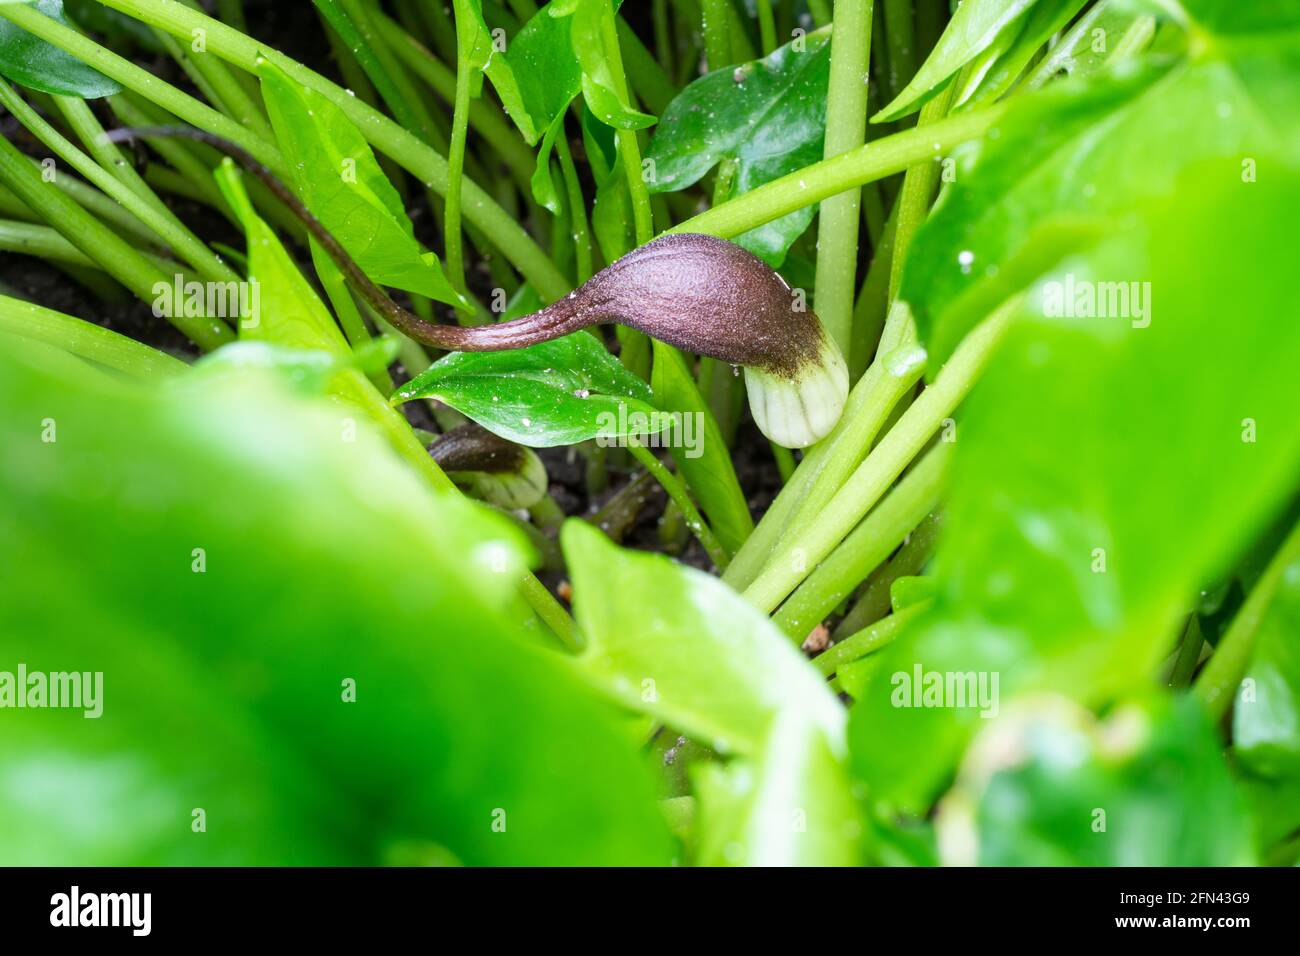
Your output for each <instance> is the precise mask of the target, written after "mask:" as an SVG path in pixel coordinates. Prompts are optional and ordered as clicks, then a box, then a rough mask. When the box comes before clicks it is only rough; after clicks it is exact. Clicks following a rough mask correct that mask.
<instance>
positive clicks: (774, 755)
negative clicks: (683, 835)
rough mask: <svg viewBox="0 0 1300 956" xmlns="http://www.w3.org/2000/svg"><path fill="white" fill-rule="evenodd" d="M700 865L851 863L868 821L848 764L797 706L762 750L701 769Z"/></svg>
mask: <svg viewBox="0 0 1300 956" xmlns="http://www.w3.org/2000/svg"><path fill="white" fill-rule="evenodd" d="M695 783H696V788H697V790H698V793H699V798H698V802H699V811H698V815H699V819H698V820H697V822H696V832H697V833H699V834H700V838H699V849H698V851H697V853H696V860H695V862H696V863H697V864H699V865H701V866H854V865H856V864H858V863H860V862H861V846H860V844H861V841H862V836H863V822H862V819H861V810H860V808H859V806H858V802H857V801H856V800H855V799H854V798H853V793H852V790H851V788H850V784H849V780H848V777H847V775H846V774H845V772H844V768H843V766H842V765H841V764H840V762H839V761H838V760H837V759H836V758H835V755H834V753H833V752H832V750H831V748H830V747H829V746H828V744H827V742H826V738H825V736H824V735H823V734H822V733H820V732H819V731H818V730H817V728H816V727H815V726H813V725H812V724H811V723H810V722H809V720H808V719H807V716H806V715H803V714H800V713H799V712H798V710H787V711H783V712H782V713H781V715H780V716H778V717H777V719H776V720H775V722H774V723H773V725H772V729H771V732H770V734H769V735H768V739H767V741H766V744H765V746H764V749H763V752H762V754H761V755H760V756H759V757H758V758H757V759H755V760H738V761H735V762H733V763H731V764H729V765H727V766H726V767H722V766H719V765H717V764H701V765H699V766H698V767H697V768H696V772H695Z"/></svg>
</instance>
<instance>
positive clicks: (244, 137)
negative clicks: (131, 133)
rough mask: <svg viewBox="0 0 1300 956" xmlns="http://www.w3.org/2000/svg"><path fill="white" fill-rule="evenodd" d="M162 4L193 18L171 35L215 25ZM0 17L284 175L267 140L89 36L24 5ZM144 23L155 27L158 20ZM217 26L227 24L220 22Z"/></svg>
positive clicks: (1, 7) (7, 8)
mask: <svg viewBox="0 0 1300 956" xmlns="http://www.w3.org/2000/svg"><path fill="white" fill-rule="evenodd" d="M153 2H160V0H153ZM105 5H106V6H114V5H115V4H110V3H106V4H105ZM168 5H169V6H170V7H172V8H174V9H175V10H176V11H178V12H179V13H180V14H182V15H184V16H186V17H192V18H195V19H194V20H193V21H192V25H191V27H190V29H186V30H184V31H174V30H168V32H169V33H171V34H172V35H173V36H180V37H188V36H189V35H190V30H191V29H194V28H206V27H209V26H211V25H214V24H215V25H216V26H221V24H218V23H217V21H215V20H210V19H208V18H207V17H203V16H201V15H200V14H198V13H197V12H195V11H193V10H189V9H188V8H186V7H183V6H181V5H179V4H177V3H170V2H169V4H168ZM124 12H130V11H124ZM0 17H4V18H6V19H8V20H11V21H13V22H14V23H16V24H17V25H18V26H20V27H22V28H23V29H24V30H26V31H27V32H28V33H31V34H32V35H34V36H36V37H39V38H40V39H42V40H45V41H46V42H47V43H49V44H51V45H53V46H55V47H58V48H59V49H60V50H63V51H64V52H65V53H70V54H71V55H72V56H75V57H76V58H77V59H79V60H81V61H82V62H83V63H86V64H88V65H90V66H93V67H94V68H95V69H96V70H98V71H99V72H100V73H103V74H104V75H105V76H108V77H111V78H112V79H114V80H117V81H118V82H119V83H121V84H122V85H123V86H125V87H126V88H127V89H129V90H134V91H135V92H137V93H139V94H140V95H141V96H143V97H144V98H145V99H148V100H150V101H152V102H154V103H157V104H158V105H159V106H161V107H163V109H166V110H168V111H169V112H171V113H174V114H175V115H176V116H179V117H180V118H181V119H183V120H185V122H187V123H190V124H192V125H194V126H198V127H201V128H203V129H206V130H208V131H209V132H211V133H215V134H216V135H218V136H221V137H223V138H225V139H228V140H230V141H231V142H233V143H235V144H237V145H239V146H242V147H244V148H245V149H246V150H248V151H249V152H250V153H252V154H253V155H254V156H255V157H256V158H257V159H258V161H259V162H262V163H265V164H266V165H267V166H269V167H270V168H271V169H273V170H274V171H275V172H276V173H277V174H279V175H280V176H286V174H287V170H286V168H285V165H284V159H283V157H282V156H281V155H280V153H279V151H278V150H277V149H276V148H275V147H274V146H272V145H271V144H270V143H268V142H266V141H265V140H263V139H261V138H260V137H257V136H254V135H253V134H252V133H250V132H249V131H248V130H246V129H245V128H244V127H243V126H241V125H240V124H239V123H236V122H235V121H234V120H232V119H231V118H230V117H228V116H226V115H225V114H224V113H220V112H218V111H217V110H214V109H213V108H212V107H210V106H208V105H207V104H205V103H202V102H200V101H199V100H196V99H195V98H194V97H192V96H190V95H188V94H186V93H183V92H181V91H180V90H178V89H177V88H176V87H174V86H172V85H171V84H170V83H165V82H163V81H162V80H160V79H158V78H157V77H156V76H154V75H153V74H152V73H149V72H148V71H147V70H143V69H141V68H140V67H138V66H136V65H135V64H134V63H132V62H130V61H129V60H126V59H124V58H123V57H120V56H118V55H117V54H116V53H113V52H111V51H110V50H107V49H105V48H104V47H102V46H100V45H99V44H98V43H96V42H95V41H94V40H91V39H89V38H87V37H84V36H82V35H81V34H80V33H78V32H77V31H75V30H73V29H71V28H69V27H66V26H64V25H63V24H61V23H59V22H58V21H57V20H53V19H51V18H50V17H47V16H45V15H44V14H43V13H40V12H38V11H37V10H36V9H34V8H32V7H29V6H27V5H25V4H0ZM150 25H151V26H156V25H159V24H150ZM222 29H228V28H226V27H222ZM231 32H234V31H231ZM208 39H209V41H211V39H212V34H211V32H210V33H209V37H208Z"/></svg>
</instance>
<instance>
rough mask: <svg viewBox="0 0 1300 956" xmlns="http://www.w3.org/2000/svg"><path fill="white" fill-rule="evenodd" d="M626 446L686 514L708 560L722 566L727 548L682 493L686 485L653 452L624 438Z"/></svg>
mask: <svg viewBox="0 0 1300 956" xmlns="http://www.w3.org/2000/svg"><path fill="white" fill-rule="evenodd" d="M627 447H628V451H630V452H631V453H632V457H633V458H635V459H636V460H637V461H639V462H640V463H641V465H642V467H644V468H645V470H646V471H648V472H650V474H652V475H654V477H655V481H657V482H659V484H660V485H661V486H662V487H663V489H664V491H666V492H668V497H669V498H671V499H672V500H673V503H674V504H676V505H677V507H678V508H680V509H681V511H682V514H683V515H685V516H686V524H687V526H688V527H689V528H690V529H691V532H692V533H693V534H694V535H695V537H696V538H698V539H699V542H700V544H702V545H704V550H705V551H706V552H708V555H709V559H710V560H711V561H713V563H714V564H715V565H717V566H718V568H719V569H722V568H725V567H726V566H727V562H728V561H729V560H730V559H729V557H728V556H727V549H726V548H724V547H723V546H722V543H721V542H720V541H718V538H717V535H715V534H714V533H713V529H712V528H710V527H709V525H708V522H706V521H705V520H704V517H703V516H702V515H701V514H700V512H699V509H697V508H696V507H695V502H693V501H691V496H690V495H688V494H687V493H686V488H685V487H684V486H683V485H682V483H681V482H680V481H678V480H677V476H676V475H674V474H673V473H672V472H671V471H669V470H668V469H667V468H666V467H665V466H664V463H663V462H661V461H660V460H659V459H658V458H656V457H655V454H654V452H652V451H650V449H648V448H646V447H645V446H644V445H642V444H641V443H640V442H638V441H637V440H636V439H635V438H629V439H628V443H627Z"/></svg>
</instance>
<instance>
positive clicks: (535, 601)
mask: <svg viewBox="0 0 1300 956" xmlns="http://www.w3.org/2000/svg"><path fill="white" fill-rule="evenodd" d="M520 588H521V590H522V591H523V594H524V600H525V601H527V602H528V604H529V606H530V607H531V608H532V609H533V613H534V614H536V615H537V616H538V617H539V618H540V619H541V621H542V623H543V624H545V625H546V626H547V627H549V628H550V629H551V633H553V634H554V635H555V636H556V637H557V638H558V639H559V641H560V643H561V644H563V645H564V646H565V647H566V648H568V649H569V650H571V651H573V652H575V653H576V652H578V651H580V650H582V641H581V639H580V637H579V635H578V629H577V628H576V627H575V626H574V624H573V618H571V617H569V612H568V611H566V610H565V609H564V607H563V606H562V605H561V604H560V602H559V601H557V600H556V599H555V595H554V594H552V593H551V592H550V591H548V590H547V589H546V585H544V584H542V582H541V581H539V580H537V578H536V577H534V576H533V575H532V574H526V575H524V579H523V581H522V582H521V583H520Z"/></svg>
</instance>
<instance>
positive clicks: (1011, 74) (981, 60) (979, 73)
mask: <svg viewBox="0 0 1300 956" xmlns="http://www.w3.org/2000/svg"><path fill="white" fill-rule="evenodd" d="M1086 2H1087V0H1037V2H1035V3H1034V5H1033V6H1032V7H1030V8H1029V9H1028V10H1026V11H1024V12H1023V13H1021V14H1020V16H1018V17H1017V18H1016V19H1015V21H1013V22H1012V23H1010V24H1008V25H1007V26H1006V27H1005V28H1004V29H1003V30H1002V31H1001V33H999V35H998V38H997V40H996V41H995V42H994V43H993V44H992V45H991V46H990V47H989V48H988V49H986V50H985V51H984V52H983V53H982V54H981V55H980V56H979V57H978V58H977V59H976V60H975V61H974V63H973V65H972V69H971V73H972V75H971V77H970V78H969V79H968V81H967V82H966V84H965V85H964V87H963V88H962V89H960V90H958V91H957V98H956V100H955V104H956V105H957V106H971V105H975V104H979V103H983V102H987V101H991V100H995V99H997V98H998V97H999V96H1001V95H1002V94H1004V93H1006V92H1007V90H1009V89H1010V88H1011V87H1012V85H1013V84H1014V83H1015V82H1016V81H1017V80H1018V79H1019V78H1020V77H1021V76H1022V75H1023V73H1024V72H1025V68H1026V67H1027V66H1029V63H1030V62H1031V61H1032V60H1033V59H1034V57H1035V56H1036V55H1037V54H1038V51H1039V50H1040V49H1042V47H1043V45H1044V44H1045V43H1047V41H1048V40H1049V39H1051V38H1052V37H1053V36H1055V35H1056V34H1057V33H1058V32H1059V31H1060V30H1062V29H1064V27H1065V26H1066V25H1067V24H1068V23H1070V21H1071V20H1073V19H1074V17H1075V15H1076V14H1077V13H1078V12H1079V10H1080V9H1081V8H1082V7H1083V5H1084V4H1085V3H1086ZM1115 39H1116V40H1118V39H1119V37H1116V38H1115Z"/></svg>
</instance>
